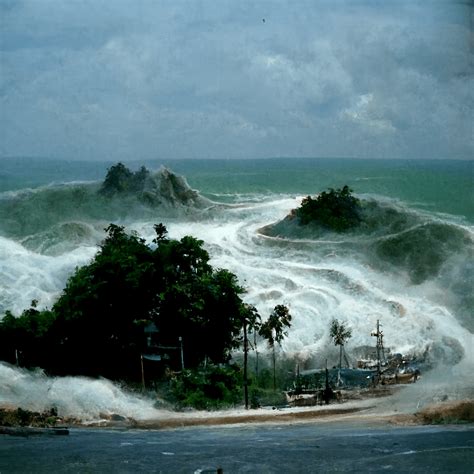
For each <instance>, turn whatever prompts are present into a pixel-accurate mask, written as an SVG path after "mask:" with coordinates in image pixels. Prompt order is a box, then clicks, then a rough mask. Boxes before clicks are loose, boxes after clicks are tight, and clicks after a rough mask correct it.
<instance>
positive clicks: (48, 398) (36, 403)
mask: <svg viewBox="0 0 474 474" xmlns="http://www.w3.org/2000/svg"><path fill="white" fill-rule="evenodd" d="M0 406H6V407H8V406H12V407H17V406H20V407H21V408H23V409H25V410H31V411H37V412H46V411H49V410H50V409H51V408H54V409H56V410H57V413H58V415H59V416H60V417H64V418H66V417H68V418H77V419H80V420H81V421H88V420H99V419H101V418H104V417H108V416H111V415H120V416H123V417H128V418H133V419H135V420H142V419H149V418H157V417H158V415H160V414H162V413H163V411H162V410H157V409H155V408H154V407H153V405H152V403H151V401H150V400H149V399H145V398H142V397H140V396H138V395H136V394H132V393H128V392H126V391H124V390H122V389H120V388H119V387H118V386H117V385H115V384H113V383H112V382H110V381H109V380H106V379H91V378H87V377H47V376H46V375H45V374H44V373H43V372H42V371H41V370H36V371H33V372H32V371H28V370H25V369H19V368H18V367H13V366H11V365H9V364H6V363H4V362H0Z"/></svg>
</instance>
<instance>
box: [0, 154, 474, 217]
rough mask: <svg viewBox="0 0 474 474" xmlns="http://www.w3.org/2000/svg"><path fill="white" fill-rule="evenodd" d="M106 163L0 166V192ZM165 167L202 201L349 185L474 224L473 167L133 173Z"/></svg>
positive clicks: (263, 166)
mask: <svg viewBox="0 0 474 474" xmlns="http://www.w3.org/2000/svg"><path fill="white" fill-rule="evenodd" d="M112 164H113V162H107V161H103V162H91V161H83V162H81V161H58V160H48V159H43V160H41V159H27V158H23V159H18V158H16V159H3V160H2V161H0V192H2V191H8V190H18V189H23V188H27V187H37V186H42V185H47V184H50V183H52V182H54V183H62V182H70V181H81V180H86V181H88V180H101V179H103V177H104V174H105V172H106V170H107V168H108V167H110V166H111V165H112ZM141 165H145V166H147V167H148V168H149V169H157V168H159V167H160V166H166V167H168V168H170V169H171V170H173V171H175V172H176V173H178V174H182V175H184V176H185V177H186V178H187V180H188V182H189V184H190V185H191V187H192V188H194V189H196V190H198V191H199V192H201V193H203V194H204V195H207V196H209V197H213V198H216V197H217V198H218V199H219V200H224V201H225V200H227V201H235V200H236V199H240V198H241V197H242V195H248V196H250V197H251V196H252V195H262V194H263V195H265V194H295V195H304V194H316V193H318V192H320V191H323V190H325V189H327V188H329V187H341V186H343V185H345V184H348V185H349V186H350V187H351V188H352V189H353V190H354V192H355V193H356V194H373V195H377V196H386V197H389V198H392V199H399V200H401V201H403V202H404V203H406V204H407V205H409V206H410V207H414V208H416V209H424V210H427V211H430V212H434V213H446V214H452V215H453V216H457V217H459V218H461V219H465V220H466V221H467V222H469V223H473V222H474V161H456V160H411V161H408V160H358V159H323V158H319V159H309V158H275V159H265V160H252V159H247V160H199V159H197V160H153V161H134V162H129V163H127V166H129V167H130V168H132V169H137V168H138V167H139V166H141Z"/></svg>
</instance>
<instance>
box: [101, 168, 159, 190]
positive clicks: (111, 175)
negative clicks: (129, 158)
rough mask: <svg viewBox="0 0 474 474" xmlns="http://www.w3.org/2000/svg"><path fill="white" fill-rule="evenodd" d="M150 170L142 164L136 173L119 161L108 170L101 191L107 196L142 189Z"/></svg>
mask: <svg viewBox="0 0 474 474" xmlns="http://www.w3.org/2000/svg"><path fill="white" fill-rule="evenodd" d="M149 175H150V172H149V171H148V170H147V169H146V168H145V167H144V166H142V167H141V168H140V169H139V170H138V171H136V172H135V173H134V172H133V171H130V170H129V169H128V168H127V167H126V166H125V165H124V164H123V163H117V164H116V165H113V166H111V167H110V168H109V169H108V170H107V175H106V176H105V179H104V182H103V183H102V186H101V188H100V191H99V192H100V193H101V194H103V195H105V196H113V195H114V194H124V193H133V192H137V191H142V190H143V187H144V185H145V181H146V179H147V177H148V176H149Z"/></svg>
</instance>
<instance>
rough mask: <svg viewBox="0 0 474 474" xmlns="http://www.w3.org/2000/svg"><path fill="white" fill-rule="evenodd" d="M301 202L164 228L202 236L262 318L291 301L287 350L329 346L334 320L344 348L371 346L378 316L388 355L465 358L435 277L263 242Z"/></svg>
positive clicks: (335, 245) (332, 251)
mask: <svg viewBox="0 0 474 474" xmlns="http://www.w3.org/2000/svg"><path fill="white" fill-rule="evenodd" d="M298 201H299V200H295V199H290V198H287V199H278V200H275V201H272V202H268V201H267V202H264V203H261V202H260V203H259V204H256V205H246V206H245V207H240V208H233V209H229V210H226V213H225V214H223V215H222V216H220V218H219V219H214V220H213V221H212V222H210V221H206V222H197V223H196V222H195V223H192V224H190V223H188V222H172V223H170V224H169V226H168V228H169V232H170V236H171V237H173V238H181V237H183V236H184V235H188V234H191V235H194V236H196V237H198V238H200V239H202V240H204V241H205V243H206V246H207V248H208V250H209V252H210V254H211V256H212V260H211V263H212V264H213V265H214V266H215V267H219V268H228V269H229V270H231V271H232V272H234V273H235V274H236V275H237V276H238V278H239V281H240V282H241V284H242V285H243V286H244V287H245V288H246V289H247V295H246V300H247V301H249V302H250V303H252V304H255V305H256V306H257V308H258V310H259V311H260V313H261V314H262V316H263V317H264V318H265V317H266V316H267V315H268V314H269V313H270V312H271V310H272V309H273V307H274V306H275V305H276V304H281V303H283V304H286V305H288V306H289V308H290V312H291V313H292V315H293V325H292V327H291V329H290V330H289V333H288V337H287V338H286V339H285V340H284V342H283V344H282V350H283V351H284V352H285V353H287V354H289V355H294V356H297V357H299V358H300V359H302V360H310V359H312V358H313V359H314V358H315V357H317V356H318V355H320V354H322V353H323V352H325V351H326V352H327V351H328V350H331V347H332V344H331V341H330V337H329V326H330V322H331V320H332V319H333V318H337V319H339V320H344V321H346V322H347V323H348V324H349V325H350V326H351V327H352V328H353V337H352V338H351V339H350V341H349V343H348V346H347V350H348V351H349V353H350V351H351V348H356V347H358V346H367V345H370V346H373V345H374V344H375V342H374V339H373V337H371V336H370V334H371V332H372V330H373V329H374V328H375V325H376V322H377V320H380V321H381V323H382V325H383V330H384V334H385V343H386V346H387V347H388V348H389V349H391V351H392V352H400V353H403V354H418V355H421V354H423V353H426V352H431V353H432V354H433V357H436V358H437V362H446V363H456V362H459V360H461V359H462V358H463V357H464V356H465V355H468V354H466V351H470V347H471V344H470V341H471V340H472V334H471V333H470V332H469V331H468V330H467V329H465V328H464V327H462V326H461V325H460V324H459V322H458V320H457V319H456V317H455V314H453V312H452V311H451V310H450V309H449V308H448V307H445V306H443V305H442V304H440V301H439V300H440V298H439V297H438V298H433V296H434V295H439V293H440V292H442V288H440V287H439V285H438V284H437V283H436V282H433V281H430V282H426V283H425V284H423V285H417V286H414V285H412V284H411V283H410V281H409V278H407V277H405V276H404V275H403V273H399V274H398V275H396V274H394V273H393V272H386V273H385V272H381V271H380V270H377V269H374V268H372V267H371V266H370V265H369V264H368V263H367V262H364V260H361V259H359V258H357V255H356V254H355V253H354V252H353V251H352V244H350V245H349V246H347V245H345V246H344V245H339V244H340V242H332V241H324V242H323V241H313V242H310V241H308V242H301V241H295V242H293V241H287V240H284V239H268V238H267V237H265V236H261V235H260V234H259V233H258V232H257V231H258V229H259V228H261V227H262V226H264V225H267V224H269V223H271V222H275V221H277V220H279V219H281V218H282V217H284V216H285V215H287V213H288V212H289V211H290V210H291V209H293V208H294V207H296V206H295V204H296V203H297V202H298ZM136 230H138V231H139V232H140V233H142V234H144V235H146V236H147V237H148V238H149V239H151V238H152V236H153V232H152V225H151V223H140V224H137V225H136ZM353 254H354V255H353ZM261 345H262V347H261V348H260V347H259V350H261V351H264V350H265V345H264V344H263V343H262V344H261ZM333 350H334V358H335V359H336V357H337V351H336V350H335V349H333ZM471 359H472V358H471Z"/></svg>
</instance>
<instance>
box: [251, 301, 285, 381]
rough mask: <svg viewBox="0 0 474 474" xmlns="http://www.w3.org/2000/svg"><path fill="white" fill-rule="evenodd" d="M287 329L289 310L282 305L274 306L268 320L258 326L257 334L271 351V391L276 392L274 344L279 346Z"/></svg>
mask: <svg viewBox="0 0 474 474" xmlns="http://www.w3.org/2000/svg"><path fill="white" fill-rule="evenodd" d="M289 327H291V314H290V310H289V309H288V308H287V307H286V306H285V305H282V304H279V305H277V306H275V308H273V311H272V313H271V314H270V316H269V317H268V319H267V320H266V321H265V322H264V323H263V324H262V325H261V326H260V330H259V334H260V335H261V336H262V337H263V338H264V339H266V340H267V342H268V345H269V347H271V348H272V351H273V390H276V374H275V342H277V343H278V344H281V341H282V340H283V338H284V337H285V336H287V335H288V334H287V332H286V331H285V328H289Z"/></svg>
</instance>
